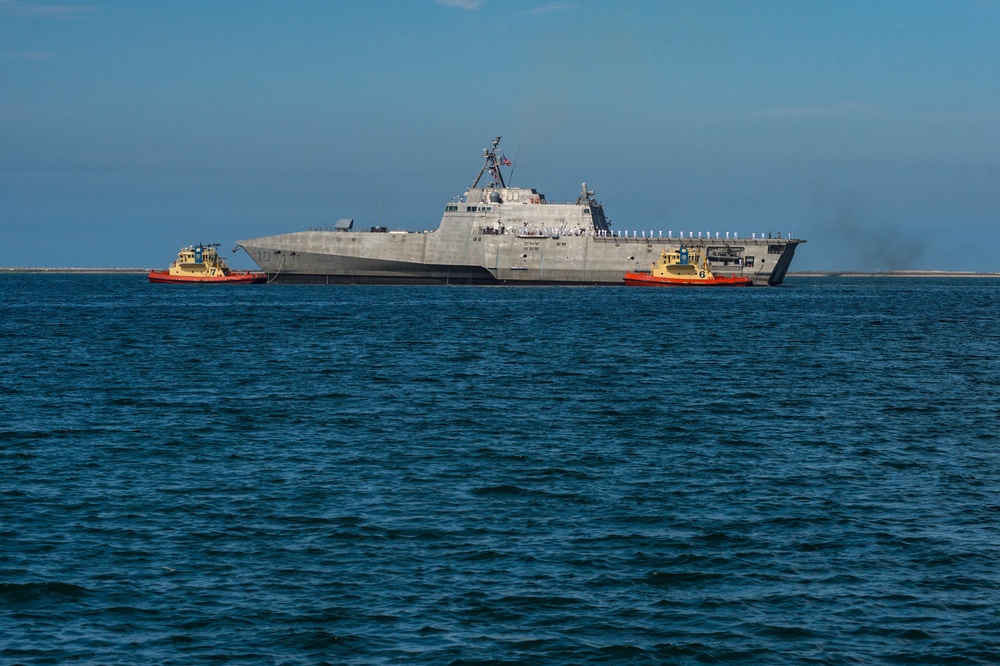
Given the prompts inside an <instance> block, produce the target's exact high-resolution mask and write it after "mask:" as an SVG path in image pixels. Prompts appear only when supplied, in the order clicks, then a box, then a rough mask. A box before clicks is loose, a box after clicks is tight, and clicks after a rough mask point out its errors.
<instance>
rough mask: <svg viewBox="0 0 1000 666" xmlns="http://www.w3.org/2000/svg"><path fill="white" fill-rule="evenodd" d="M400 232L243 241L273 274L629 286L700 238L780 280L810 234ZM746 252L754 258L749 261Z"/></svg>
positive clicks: (733, 270) (747, 273)
mask: <svg viewBox="0 0 1000 666" xmlns="http://www.w3.org/2000/svg"><path fill="white" fill-rule="evenodd" d="M396 233H397V232H393V236H390V235H389V234H384V233H377V232H376V233H373V232H335V231H334V232H326V231H307V232H298V233H291V234H283V235H278V236H268V237H264V238H257V239H253V240H245V241H239V246H240V247H242V248H243V249H244V250H245V251H246V252H247V254H248V255H249V256H250V257H251V258H252V259H253V260H254V261H255V262H256V263H257V265H258V266H260V268H261V270H262V271H264V272H265V273H267V276H268V281H271V282H285V283H309V284H454V285H458V284H467V285H489V284H507V285H517V284H521V285H616V286H621V285H622V284H624V276H625V274H626V273H630V272H635V271H639V270H643V269H647V268H648V267H649V265H650V263H651V262H652V261H653V260H654V259H655V258H656V257H658V256H659V255H660V252H661V251H662V250H663V249H673V248H676V247H679V246H680V245H681V244H683V245H684V246H685V247H691V246H692V245H697V244H699V243H700V244H703V245H704V246H705V247H706V248H708V247H711V248H719V247H721V248H726V250H727V252H728V254H725V255H721V256H725V257H726V259H725V260H722V261H718V260H717V261H716V262H715V263H714V264H713V265H712V266H713V267H712V270H713V272H714V273H715V274H717V275H720V276H727V277H728V276H736V277H749V278H751V279H752V280H753V284H754V285H756V286H776V285H779V284H781V283H782V281H783V280H784V278H785V274H786V273H787V272H788V268H789V266H790V265H791V261H792V257H793V256H794V253H795V248H796V246H797V245H798V244H799V243H801V242H803V241H800V240H795V239H764V240H763V241H761V240H732V241H730V242H729V243H728V244H725V242H724V241H717V240H715V239H712V240H704V239H697V238H696V239H684V240H683V241H681V240H679V239H676V238H674V239H669V238H631V237H629V238H614V239H612V238H601V237H570V238H565V239H563V238H561V237H560V238H552V237H551V236H550V237H547V238H536V239H530V240H529V239H523V238H517V237H516V236H510V237H504V236H489V237H481V239H480V240H477V241H473V240H471V239H469V241H470V242H469V243H468V244H469V245H472V246H474V247H475V249H476V250H478V251H479V252H478V253H477V254H478V255H479V256H476V257H472V256H469V255H470V253H471V251H472V250H471V248H469V249H466V248H462V247H461V246H462V245H464V243H459V242H457V240H456V241H455V242H451V243H443V242H441V241H440V240H439V239H438V238H437V237H436V234H439V233H441V231H440V230H438V231H435V232H429V233H406V236H405V237H400V236H397V235H395V234H396ZM436 245H443V246H444V247H435V246H436ZM403 246H406V247H405V248H404V247H403ZM435 255H437V256H438V257H440V256H441V255H445V256H447V255H451V257H453V258H454V259H455V261H454V262H452V263H448V262H446V261H442V260H440V258H437V259H436V258H434V257H435ZM525 255H527V256H525ZM709 256H712V255H709ZM716 256H719V255H716ZM740 260H742V261H743V262H744V264H745V263H747V262H749V263H751V264H753V265H752V266H750V267H747V266H745V265H741V264H740V263H739V262H740ZM710 261H711V260H710ZM726 263H728V264H729V265H728V266H727V265H725V264H726Z"/></svg>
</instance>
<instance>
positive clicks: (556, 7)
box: [522, 2, 580, 16]
mask: <svg viewBox="0 0 1000 666" xmlns="http://www.w3.org/2000/svg"><path fill="white" fill-rule="evenodd" d="M579 8H580V7H579V6H577V5H571V4H569V3H567V2H561V3H555V4H551V5H542V6H541V7H535V8H534V9H528V10H526V11H524V12H522V13H523V14H533V15H535V16H538V15H540V14H548V13H549V12H561V11H566V10H575V9H579Z"/></svg>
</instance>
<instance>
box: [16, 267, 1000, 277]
mask: <svg viewBox="0 0 1000 666" xmlns="http://www.w3.org/2000/svg"><path fill="white" fill-rule="evenodd" d="M150 270H152V269H150V268H0V274H3V273H36V274H51V275H101V274H114V275H146V274H147V273H149V271H150ZM786 277H789V278H797V277H904V278H905V277H921V278H927V277H942V278H1000V272H998V273H974V272H972V271H921V270H911V271H876V272H873V273H866V272H863V271H799V272H790V273H788V274H787V275H786Z"/></svg>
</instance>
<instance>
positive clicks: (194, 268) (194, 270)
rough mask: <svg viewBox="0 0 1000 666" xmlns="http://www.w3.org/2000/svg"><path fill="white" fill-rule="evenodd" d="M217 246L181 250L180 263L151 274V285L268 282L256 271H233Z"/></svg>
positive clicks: (199, 246) (210, 245) (200, 245)
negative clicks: (157, 283) (153, 283)
mask: <svg viewBox="0 0 1000 666" xmlns="http://www.w3.org/2000/svg"><path fill="white" fill-rule="evenodd" d="M217 247H219V244H218V243H210V244H209V245H202V244H201V243H199V244H198V245H196V246H189V247H185V248H181V251H180V252H178V253H177V261H175V262H174V263H172V264H170V268H169V269H168V270H165V271H156V270H154V271H150V272H149V275H148V276H147V277H149V281H150V282H164V283H173V284H182V283H190V282H198V283H205V282H208V283H215V282H222V283H226V284H253V283H256V282H267V275H266V274H264V273H255V272H253V271H234V270H230V268H229V264H227V263H226V260H225V259H223V258H222V257H220V256H219V252H218V251H217V250H216V249H215V248H217Z"/></svg>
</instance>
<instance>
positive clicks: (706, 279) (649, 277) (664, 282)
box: [625, 247, 753, 287]
mask: <svg viewBox="0 0 1000 666" xmlns="http://www.w3.org/2000/svg"><path fill="white" fill-rule="evenodd" d="M752 284H753V280H752V279H751V278H748V277H741V276H738V275H733V276H731V277H722V276H721V275H715V274H713V273H712V271H710V270H709V268H708V260H707V259H704V258H703V257H702V256H701V251H700V250H698V249H697V248H695V249H689V248H686V247H680V248H678V249H676V250H672V251H670V252H668V251H667V250H664V251H663V252H662V253H661V254H660V259H659V261H657V262H656V263H655V264H653V267H652V270H649V271H637V272H635V273H626V274H625V285H626V286H629V287H674V286H679V287H689V286H690V287H694V286H698V287H749V286H750V285H752Z"/></svg>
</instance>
